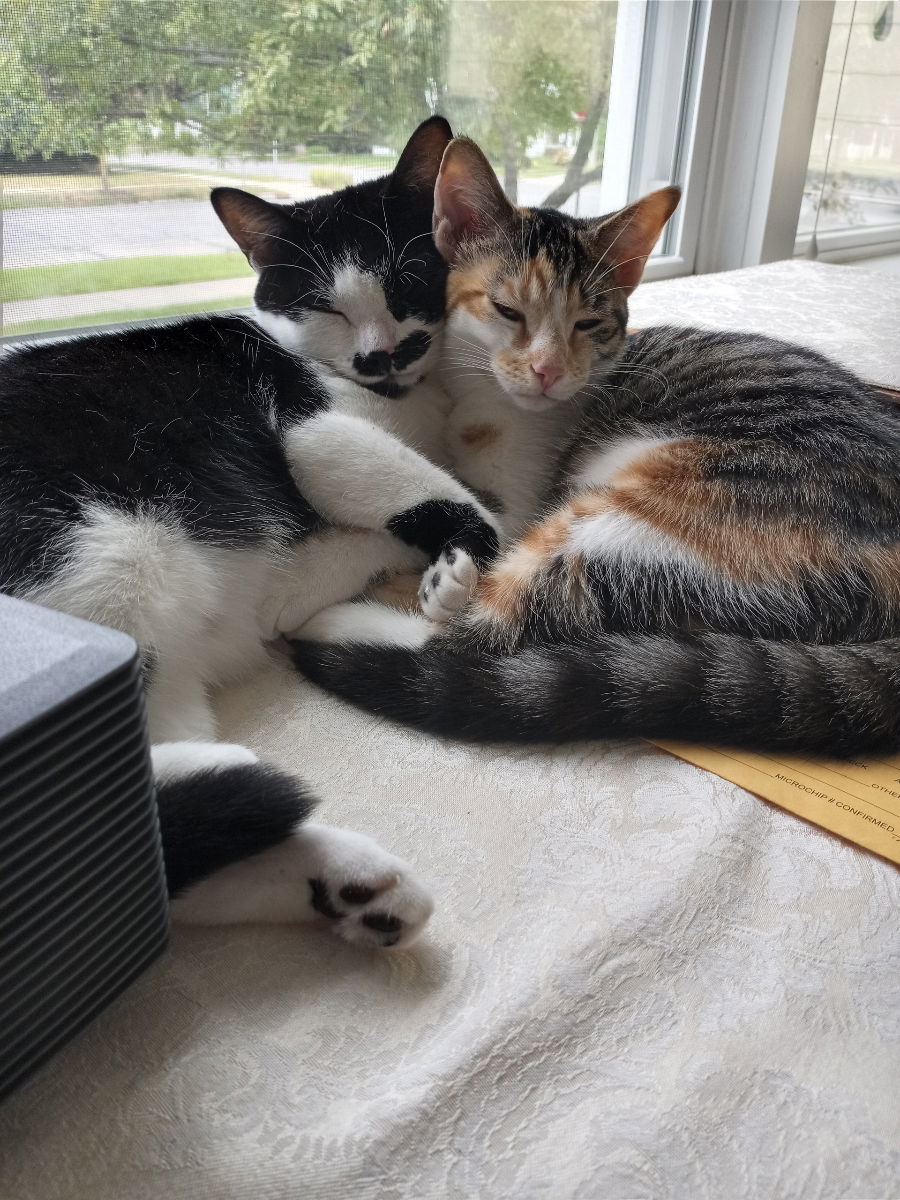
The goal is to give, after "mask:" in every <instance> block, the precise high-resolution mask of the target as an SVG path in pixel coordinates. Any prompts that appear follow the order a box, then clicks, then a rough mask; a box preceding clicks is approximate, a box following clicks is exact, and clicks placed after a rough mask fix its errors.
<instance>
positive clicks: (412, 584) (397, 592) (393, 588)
mask: <svg viewBox="0 0 900 1200" xmlns="http://www.w3.org/2000/svg"><path fill="white" fill-rule="evenodd" d="M421 579H422V575H421V572H419V571H415V572H406V573H404V574H402V575H393V576H392V577H391V578H390V579H385V580H384V581H383V582H382V583H376V584H374V585H373V586H372V587H371V588H369V590H368V591H367V593H366V595H367V596H368V597H369V598H370V599H372V600H378V601H380V603H382V604H386V605H387V606H388V608H397V609H400V610H401V611H402V612H418V611H419V583H420V582H421Z"/></svg>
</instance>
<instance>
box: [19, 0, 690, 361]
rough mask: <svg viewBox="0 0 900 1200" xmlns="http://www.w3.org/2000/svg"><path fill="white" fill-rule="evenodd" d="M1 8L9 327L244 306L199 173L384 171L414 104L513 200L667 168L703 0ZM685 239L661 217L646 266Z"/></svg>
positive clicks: (582, 201) (341, 176) (306, 190)
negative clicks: (489, 168) (471, 144)
mask: <svg viewBox="0 0 900 1200" xmlns="http://www.w3.org/2000/svg"><path fill="white" fill-rule="evenodd" d="M2 3H3V11H4V26H3V32H2V34H0V91H2V93H3V95H4V96H6V97H7V98H8V101H9V102H8V103H4V105H3V106H2V109H0V112H2V113H4V114H6V115H2V116H0V186H2V218H3V266H4V273H3V284H2V289H3V290H2V293H0V302H2V319H3V327H2V333H3V334H4V335H5V336H6V337H7V338H17V337H21V336H23V335H26V334H27V335H41V334H53V335H55V334H56V333H58V332H59V331H61V330H66V329H74V328H81V327H86V326H91V325H94V326H96V325H109V324H120V323H122V322H125V321H132V320H146V319H150V318H154V317H165V316H167V315H171V314H173V313H185V312H191V311H202V310H212V309H222V308H232V307H240V306H244V305H246V304H247V303H248V301H249V298H250V296H251V294H252V288H253V277H252V274H251V272H250V270H249V268H248V267H247V265H246V263H245V261H244V259H243V257H242V256H241V255H240V254H239V253H238V251H237V249H236V248H235V247H234V245H233V244H232V243H231V241H230V239H229V237H228V235H227V234H226V233H225V230H224V229H223V228H222V227H221V225H220V224H219V222H218V221H217V219H216V217H215V214H214V213H213V210H212V208H211V206H210V205H209V203H208V199H207V197H208V194H209V190H210V188H211V187H214V186H216V185H217V184H232V185H235V186H240V187H245V188H247V189H248V190H250V191H254V192H257V193H258V194H260V195H263V196H265V197H267V198H270V199H273V200H288V199H304V198H306V197H309V196H313V195H316V194H319V193H321V192H323V191H327V190H331V189H333V188H337V187H341V186H343V185H345V184H348V183H351V182H355V181H358V180H361V179H365V178H370V177H372V176H375V175H378V174H382V173H384V172H386V171H388V170H390V168H391V167H392V165H393V163H394V162H395V160H396V154H397V150H398V147H399V146H401V145H402V144H403V141H404V140H405V137H406V135H407V134H408V133H409V132H410V130H411V128H412V127H413V125H414V124H415V122H416V121H418V120H420V119H421V118H423V117H424V116H426V115H427V114H428V113H429V112H434V111H437V112H443V113H445V114H446V115H447V116H448V117H449V118H450V120H451V122H452V123H453V125H454V128H456V129H458V130H460V131H463V132H466V133H470V134H471V135H472V136H474V137H475V138H476V139H477V140H478V141H479V143H480V144H481V145H482V146H483V148H484V149H485V150H486V152H487V153H488V155H489V156H490V157H491V159H492V161H493V162H494V163H495V165H496V169H497V172H498V175H499V177H500V179H501V180H502V182H503V184H504V187H505V188H506V191H507V193H508V194H509V195H510V197H511V198H512V199H514V200H517V201H518V202H519V203H524V204H552V205H557V206H561V207H563V208H565V209H566V210H567V211H570V212H573V213H576V214H579V215H581V216H586V215H596V214H599V213H601V212H606V211H609V210H610V209H611V208H614V207H617V206H618V205H620V204H624V203H626V202H627V201H628V200H630V199H633V198H635V197H636V196H637V195H639V194H640V193H641V192H642V191H646V190H647V189H648V188H650V187H652V186H658V185H660V184H662V183H668V182H671V181H672V180H673V179H675V178H676V177H677V178H679V179H684V178H685V177H686V175H687V173H688V170H689V166H690V156H689V155H688V154H687V153H686V149H685V148H686V147H689V146H690V145H691V144H692V138H693V127H694V112H695V104H696V97H697V87H698V76H697V72H696V70H695V69H694V64H695V61H696V56H697V54H698V53H699V52H700V50H702V46H703V38H704V36H705V33H704V30H705V22H706V21H707V19H708V13H709V10H710V8H711V6H710V4H709V3H708V0H666V2H662V3H660V2H657V0H650V2H647V3H645V2H644V0H621V2H620V3H618V4H617V3H615V2H614V0H596V2H595V0H354V2H351V0H332V3H330V4H328V5H319V4H310V3H306V2H305V0H2ZM611 117H612V119H613V121H614V122H615V128H614V129H612V128H610V127H609V122H610V118H611ZM636 151H639V153H638V152H636ZM683 240H684V239H683V237H682V230H681V227H680V226H679V225H677V224H676V225H673V229H672V232H671V233H670V234H668V235H667V239H666V241H665V242H664V243H663V244H662V245H661V246H660V247H659V248H658V255H657V269H658V270H660V271H662V272H663V273H665V272H666V271H668V272H670V273H671V272H672V271H679V270H686V269H687V270H690V269H691V267H690V261H689V257H686V256H685V254H684V253H679V244H680V243H681V242H682V241H683ZM666 264H668V265H666Z"/></svg>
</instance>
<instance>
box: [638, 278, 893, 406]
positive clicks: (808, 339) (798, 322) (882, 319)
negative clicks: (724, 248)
mask: <svg viewBox="0 0 900 1200" xmlns="http://www.w3.org/2000/svg"><path fill="white" fill-rule="evenodd" d="M630 308H631V324H632V325H634V326H636V327H639V326H646V325H662V324H670V325H671V324H675V325H700V326H706V327H708V328H710V329H749V330H753V331H754V332H756V333H765V334H768V335H769V336H770V337H779V338H784V339H785V340H786V341H789V342H790V341H794V342H799V343H800V344H801V345H803V346H809V347H810V348H811V349H812V350H818V351H819V352H820V353H822V354H828V355H831V356H832V357H833V358H837V359H838V360H839V361H840V362H842V363H843V364H844V366H846V367H849V368H850V369H851V370H853V371H856V372H857V374H859V375H861V376H862V377H863V379H868V380H871V381H872V382H876V381H877V382H878V383H880V384H882V385H883V386H884V387H894V388H900V353H898V350H897V347H898V344H900V275H891V274H888V273H886V272H882V271H874V270H871V269H869V268H867V267H838V266H834V265H831V264H829V263H816V262H807V261H806V260H805V259H793V260H791V259H789V260H787V261H786V262H777V263H767V264H766V265H765V266H762V267H745V268H744V269H742V270H740V271H723V272H722V274H720V275H690V276H686V277H684V278H682V279H666V280H661V281H660V282H659V283H648V284H644V285H642V286H641V287H639V288H638V290H637V291H636V292H635V293H634V295H633V296H632V298H631V301H630Z"/></svg>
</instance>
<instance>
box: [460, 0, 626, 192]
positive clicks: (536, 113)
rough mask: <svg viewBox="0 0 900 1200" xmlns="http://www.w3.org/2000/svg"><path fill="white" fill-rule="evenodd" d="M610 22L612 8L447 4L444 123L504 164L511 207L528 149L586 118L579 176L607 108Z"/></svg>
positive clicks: (554, 3)
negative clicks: (535, 141)
mask: <svg viewBox="0 0 900 1200" xmlns="http://www.w3.org/2000/svg"><path fill="white" fill-rule="evenodd" d="M615 19H616V4H615V3H609V2H606V3H585V2H583V0H481V2H480V3H470V2H468V0H453V3H452V4H451V7H450V18H449V23H450V32H449V38H448V46H449V49H448V65H447V89H448V94H447V107H448V115H449V116H450V118H451V120H452V121H453V122H454V124H455V125H458V126H459V127H460V128H461V129H464V130H465V131H466V132H467V133H470V134H471V135H472V136H473V137H474V138H475V139H476V140H477V141H478V142H479V143H480V144H481V145H482V146H483V148H484V149H485V152H486V153H487V154H488V156H489V157H490V158H491V159H492V160H493V161H495V162H498V163H501V164H502V171H503V183H504V189H505V191H506V194H507V196H508V197H509V198H510V200H512V201H513V202H515V201H516V199H517V192H518V174H519V168H520V165H521V163H522V161H523V158H524V155H525V150H526V147H527V145H528V143H529V141H530V140H531V139H532V138H534V137H537V136H538V135H540V134H543V133H550V134H556V135H558V134H563V133H567V132H569V131H572V130H574V129H575V128H577V127H578V124H579V122H578V118H577V117H576V115H575V114H576V113H581V112H585V113H586V116H585V120H584V122H583V124H582V128H581V133H580V136H579V138H578V143H577V150H576V156H575V157H576V159H578V167H577V168H576V169H577V170H580V169H581V168H583V167H584V166H585V165H586V164H587V163H588V162H589V159H590V156H591V153H592V151H593V148H594V144H595V140H596V135H597V132H598V129H599V128H600V127H601V124H602V120H603V118H604V117H605V114H606V111H607V107H608V93H609V70H610V64H611V61H612V42H613V37H614V33H615ZM588 126H589V128H588ZM572 183H573V184H575V185H576V186H573V187H572V190H577V186H580V185H577V176H576V175H575V174H574V173H573V177H572ZM568 194H571V192H569V193H568ZM565 198H567V196H566V197H563V199H565ZM561 202H562V201H557V203H561Z"/></svg>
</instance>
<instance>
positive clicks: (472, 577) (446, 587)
mask: <svg viewBox="0 0 900 1200" xmlns="http://www.w3.org/2000/svg"><path fill="white" fill-rule="evenodd" d="M477 582H478V567H477V565H476V563H475V560H474V558H472V556H471V554H469V552H468V551H467V550H461V549H460V548H459V547H458V546H451V547H448V548H447V549H446V550H445V551H444V552H443V554H441V556H440V558H439V559H438V560H437V562H434V563H432V564H431V566H430V567H429V568H428V569H427V570H426V572H425V574H424V575H423V576H422V582H421V583H420V584H419V604H420V605H421V607H422V612H423V613H424V614H425V616H426V617H428V619H429V620H431V621H449V620H450V618H451V617H452V616H453V615H454V614H455V613H458V612H459V611H460V609H462V608H465V606H466V604H468V602H469V597H470V596H471V595H472V592H473V591H474V590H475V584H476V583H477Z"/></svg>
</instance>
